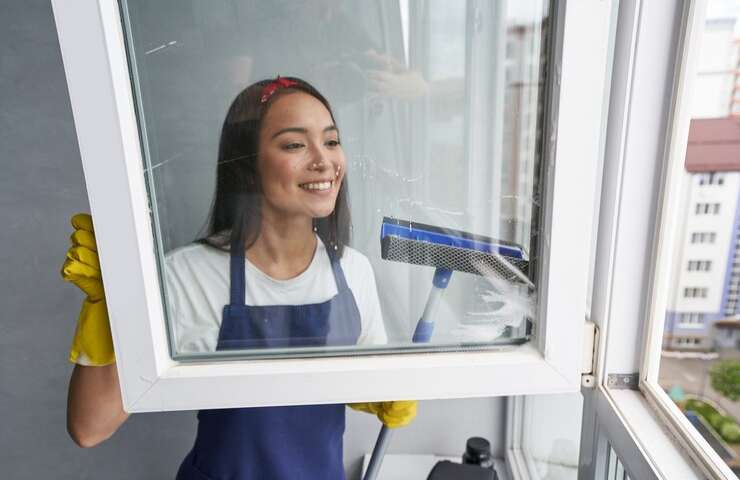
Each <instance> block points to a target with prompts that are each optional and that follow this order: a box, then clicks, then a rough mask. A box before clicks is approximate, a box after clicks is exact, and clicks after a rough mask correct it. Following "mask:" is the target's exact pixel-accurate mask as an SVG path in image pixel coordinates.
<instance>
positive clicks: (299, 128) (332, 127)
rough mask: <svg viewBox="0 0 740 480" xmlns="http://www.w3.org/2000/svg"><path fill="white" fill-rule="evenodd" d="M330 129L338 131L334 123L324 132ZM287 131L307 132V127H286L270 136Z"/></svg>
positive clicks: (273, 136)
mask: <svg viewBox="0 0 740 480" xmlns="http://www.w3.org/2000/svg"><path fill="white" fill-rule="evenodd" d="M331 131H339V130H338V129H337V126H336V125H329V126H328V127H326V128H325V129H324V132H331ZM288 132H295V133H308V129H305V128H303V127H288V128H283V129H280V130H278V131H277V132H275V133H274V134H273V135H272V138H275V137H277V136H279V135H282V134H283V133H288Z"/></svg>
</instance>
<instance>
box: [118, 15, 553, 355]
mask: <svg viewBox="0 0 740 480" xmlns="http://www.w3.org/2000/svg"><path fill="white" fill-rule="evenodd" d="M122 14H123V16H124V19H125V30H126V37H127V42H128V48H129V55H130V64H131V68H132V73H133V83H134V92H135V96H136V99H137V103H138V112H139V125H140V130H141V133H142V138H143V143H144V145H143V148H144V150H145V158H146V165H145V171H146V175H147V179H148V184H149V194H150V197H151V202H152V210H153V217H154V218H153V221H154V224H155V231H156V234H157V242H158V245H159V249H160V252H159V253H160V259H161V274H162V277H163V281H162V284H163V287H164V292H163V293H164V298H165V300H166V302H165V304H166V306H167V314H168V322H169V330H170V333H171V343H172V350H173V355H175V356H176V357H178V358H190V357H193V356H198V355H199V354H204V353H205V354H213V353H214V352H215V351H219V352H221V351H226V350H228V351H231V352H233V351H234V349H236V350H240V352H241V353H244V354H265V353H266V352H267V353H270V354H276V353H279V354H284V353H286V352H296V351H298V350H300V351H301V352H302V354H312V352H313V353H316V352H324V353H330V352H337V351H346V350H347V349H348V348H351V349H358V347H362V349H364V350H370V349H378V348H391V349H394V350H398V349H411V348H417V349H418V348H422V347H423V348H435V347H439V348H447V349H449V348H460V347H461V346H467V347H476V348H483V347H486V346H490V345H497V344H507V343H520V342H522V341H526V340H527V339H528V338H529V332H530V331H531V328H530V326H531V322H534V321H536V318H534V311H535V308H534V307H535V306H534V303H535V301H534V299H535V298H536V292H537V288H536V285H535V284H534V283H533V274H532V272H533V268H532V267H533V266H534V264H535V263H536V260H537V248H538V241H537V240H538V236H537V232H536V230H535V229H533V225H536V217H537V215H538V209H539V207H540V205H539V203H538V201H539V200H538V199H539V198H540V194H539V191H538V185H539V178H538V177H539V171H540V169H541V166H540V160H541V150H540V143H541V142H540V139H541V135H542V133H541V132H542V123H543V122H542V111H543V109H542V108H541V107H542V105H543V103H544V98H543V95H544V91H545V83H546V82H545V78H544V72H545V68H544V62H545V60H544V59H545V58H546V52H547V48H546V46H547V38H548V36H549V32H548V29H547V23H548V18H549V17H548V15H549V12H548V2H546V1H544V0H527V1H523V2H503V1H502V2H442V1H436V0H432V1H426V2H421V1H402V2H400V3H399V2H394V1H389V0H378V1H375V2H366V1H352V0H321V1H319V2H308V1H297V2H287V1H276V2H254V1H249V0H226V1H222V2H217V3H210V2H209V3H208V4H205V3H202V2H192V3H189V4H186V5H183V4H182V2H176V1H174V0H170V1H164V2H156V3H152V2H146V1H143V0H126V1H123V2H122ZM278 76H280V77H281V78H282V79H283V80H282V82H290V81H295V82H298V83H299V84H300V86H298V87H296V86H295V85H289V84H285V85H283V84H282V83H280V82H278V83H277V84H275V83H274V82H275V81H276V79H277V78H278ZM264 79H268V81H266V82H263V83H257V82H259V81H261V80H264ZM290 79H292V80H290ZM270 81H273V83H270ZM304 81H305V82H306V83H305V84H304V83H303V82H304ZM271 85H273V86H271ZM274 85H277V86H274ZM305 85H311V86H312V88H313V87H315V89H316V92H321V93H320V94H317V95H314V94H313V93H310V92H308V87H305V88H304V86H305ZM250 86H251V87H250ZM273 87H274V88H273ZM265 88H268V90H269V89H272V91H274V92H276V93H274V96H272V95H268V97H269V98H268V99H267V100H266V101H265V102H262V101H261V98H262V97H263V96H264V95H265V91H264V90H265ZM296 90H300V92H297V91H296ZM311 92H313V90H311ZM323 96H325V98H326V100H327V102H326V103H324V102H322V101H321V100H320V98H322V97H323ZM301 99H302V101H305V102H308V103H309V104H310V103H311V101H312V99H313V102H314V104H313V106H314V107H316V108H314V109H311V108H308V107H309V106H308V105H302V101H301ZM316 101H318V104H316ZM305 102H304V103H305ZM278 107H280V108H278ZM304 107H305V108H304ZM281 108H282V109H284V110H285V112H284V113H285V114H284V115H283V116H282V117H280V116H279V115H278V114H279V113H280V112H281V111H282V110H281ZM316 122H318V123H316ZM322 122H323V123H322ZM327 127H331V128H329V129H328V130H327ZM286 128H288V129H293V130H290V131H288V132H286V133H284V134H280V135H276V136H275V137H271V138H263V137H264V135H265V134H266V133H265V132H267V131H270V132H275V133H277V132H278V131H280V130H284V129H286ZM296 128H298V129H300V131H299V130H295V129H296ZM334 128H336V129H334ZM252 137H254V138H257V139H258V140H259V141H255V143H254V144H253V145H251V144H250V145H247V144H248V143H249V142H250V141H251V140H249V139H250V138H252ZM281 137H285V138H281ZM288 137H290V138H288ZM329 137H331V138H329ZM278 140H282V141H278ZM288 140H289V141H288ZM330 140H331V142H336V141H339V142H340V143H339V144H334V143H330V142H329V141H330ZM286 142H287V143H286ZM273 147H274V148H275V149H276V150H275V152H277V153H276V154H275V155H272V154H271V153H270V149H271V148H273ZM332 179H333V180H332ZM327 183H328V190H327V191H323V189H324V188H326V185H324V184H327ZM307 184H311V185H307ZM314 227H315V231H314ZM389 245H390V246H392V247H393V248H394V249H395V250H394V249H390V250H389V249H388V246H389ZM335 247H336V249H335ZM389 252H394V253H393V254H390V253H389ZM242 270H243V274H242ZM240 282H241V283H240ZM345 287H346V289H345ZM335 300H336V301H335ZM245 312H247V313H245ZM227 318H229V319H231V320H228V321H227V320H226V319H227ZM317 347H319V348H317ZM286 349H289V350H286ZM358 350H359V349H358Z"/></svg>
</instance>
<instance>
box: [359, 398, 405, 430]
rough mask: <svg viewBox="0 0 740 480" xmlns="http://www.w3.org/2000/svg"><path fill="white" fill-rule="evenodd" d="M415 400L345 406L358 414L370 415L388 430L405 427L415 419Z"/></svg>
mask: <svg viewBox="0 0 740 480" xmlns="http://www.w3.org/2000/svg"><path fill="white" fill-rule="evenodd" d="M417 403H418V402H416V400H397V401H393V402H366V403H348V404H347V406H348V407H350V408H351V409H353V410H358V411H360V412H365V413H372V414H374V415H377V417H378V419H379V420H380V421H381V422H383V425H385V426H386V427H388V428H398V427H405V426H406V425H408V424H409V423H411V422H413V421H414V418H416V405H417Z"/></svg>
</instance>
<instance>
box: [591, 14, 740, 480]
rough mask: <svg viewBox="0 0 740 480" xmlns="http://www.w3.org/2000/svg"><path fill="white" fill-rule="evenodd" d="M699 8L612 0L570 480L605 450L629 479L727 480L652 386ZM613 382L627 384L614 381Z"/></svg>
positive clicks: (604, 463)
mask: <svg viewBox="0 0 740 480" xmlns="http://www.w3.org/2000/svg"><path fill="white" fill-rule="evenodd" d="M705 8H706V0H686V1H680V0H656V1H653V0H650V1H647V0H632V1H623V2H620V12H619V22H618V33H617V41H616V49H615V66H614V76H613V79H612V89H611V97H612V100H611V105H610V112H609V118H610V121H609V126H608V133H607V153H606V158H605V174H604V180H603V187H602V192H603V195H602V201H601V207H600V222H599V235H598V241H597V265H596V273H595V279H594V291H593V300H592V310H591V319H592V321H594V323H595V324H596V325H597V326H598V327H599V329H600V332H601V335H600V342H599V348H598V353H597V367H596V368H595V372H594V373H595V376H596V377H597V378H596V382H595V383H596V385H597V387H596V388H595V389H584V390H583V394H584V399H585V405H586V407H584V420H583V426H582V438H581V460H580V465H581V468H580V470H579V477H578V478H579V479H583V480H585V479H589V480H591V479H594V478H596V479H599V480H600V479H604V478H606V476H605V475H606V473H607V468H608V461H609V458H608V454H607V452H608V448H609V447H611V448H613V449H614V451H615V452H616V454H617V456H618V457H619V459H620V460H621V462H622V465H623V466H624V469H625V472H626V473H627V474H628V475H629V476H630V478H632V479H634V480H636V479H640V480H642V479H645V480H652V479H655V480H657V479H678V478H680V479H682V480H683V479H687V480H689V479H704V478H712V479H734V478H735V476H734V474H733V473H732V472H731V471H730V470H729V468H728V467H727V466H726V465H725V464H724V462H722V461H721V460H720V459H719V456H718V455H717V454H716V453H715V452H714V451H712V450H711V448H710V447H709V446H708V445H707V444H706V442H705V441H704V440H703V439H702V438H701V436H700V435H699V434H698V433H697V432H696V431H695V430H694V429H693V427H691V426H690V424H689V422H688V420H687V419H686V418H685V417H684V416H683V414H681V413H680V412H679V410H678V409H677V408H675V406H673V405H672V401H671V400H670V398H669V397H668V395H667V394H666V393H665V392H663V390H662V389H661V388H660V387H659V386H657V375H658V365H659V361H660V356H659V354H656V352H658V353H659V352H660V349H661V344H662V329H663V326H664V323H665V311H666V310H665V306H666V304H667V302H666V300H667V295H668V291H669V290H670V285H669V279H668V278H667V275H665V273H666V271H667V267H668V265H669V263H670V262H671V254H672V251H671V249H672V247H673V245H672V243H673V242H675V240H676V238H677V237H676V238H671V232H672V229H673V228H674V226H675V223H676V215H677V211H678V209H677V208H675V206H676V205H675V204H674V203H672V202H675V200H676V196H677V195H676V190H677V187H678V185H677V183H678V182H677V181H676V175H677V174H678V173H680V168H682V166H683V161H671V159H676V158H679V159H681V160H682V159H683V156H684V155H685V149H686V142H687V138H688V128H689V115H688V111H687V109H688V108H689V105H690V101H689V100H690V99H689V98H688V95H687V93H688V92H689V91H690V83H692V80H693V76H694V70H695V63H696V60H695V59H696V56H697V55H698V49H697V46H696V41H695V39H696V37H697V36H698V35H701V33H702V30H703V26H704V13H705ZM668 166H670V168H668ZM638 206H640V207H642V208H640V207H638ZM629 258H632V259H633V261H632V262H630V261H628V259H629ZM635 258H636V259H638V260H637V261H634V259H635ZM617 374H620V375H631V374H635V376H634V377H615V376H614V375H617ZM610 378H611V380H612V382H610V381H609V380H610ZM620 378H622V379H623V378H636V380H637V382H636V383H637V389H620V388H617V386H618V383H617V381H618V380H619V379H620ZM628 383H629V384H630V385H633V384H632V381H631V380H630V382H628Z"/></svg>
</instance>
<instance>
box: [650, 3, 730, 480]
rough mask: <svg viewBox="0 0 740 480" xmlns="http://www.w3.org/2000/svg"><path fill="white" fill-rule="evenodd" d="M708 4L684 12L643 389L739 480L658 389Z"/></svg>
mask: <svg viewBox="0 0 740 480" xmlns="http://www.w3.org/2000/svg"><path fill="white" fill-rule="evenodd" d="M705 13H706V0H695V1H693V2H690V3H689V5H687V7H686V8H685V10H684V17H685V19H684V22H683V25H684V29H683V31H682V32H681V39H680V44H679V49H678V52H677V55H676V69H675V72H674V83H673V85H672V99H673V102H672V104H671V112H670V117H669V119H668V122H669V124H668V128H667V129H666V139H665V160H664V167H663V175H662V188H661V200H660V202H661V203H660V205H659V211H658V218H659V222H658V224H657V230H656V233H655V240H654V242H653V248H654V256H655V259H656V260H655V264H654V265H653V269H652V271H651V285H650V296H649V299H648V304H647V320H648V323H647V326H646V329H645V335H644V344H643V351H642V365H641V368H640V372H641V375H640V390H641V391H642V392H643V394H644V395H645V398H646V399H647V401H648V403H649V404H650V406H651V407H652V408H653V409H654V410H655V411H656V412H657V413H658V416H659V418H660V419H661V421H663V422H665V424H666V425H668V427H669V428H670V431H671V432H672V434H673V435H674V436H675V437H676V438H677V439H678V440H679V442H680V444H681V446H682V448H683V449H685V450H686V452H687V453H688V454H689V456H690V457H691V458H692V460H693V461H694V462H695V463H696V464H697V465H698V466H699V467H700V468H701V469H702V471H703V472H704V473H705V474H706V475H708V476H709V477H711V478H713V479H734V478H736V475H735V474H734V473H733V472H732V470H731V469H730V468H729V467H728V466H727V464H726V463H725V462H724V461H723V460H722V459H721V458H720V456H719V455H718V454H717V452H715V451H714V450H713V449H712V448H711V446H710V445H709V444H708V443H707V442H706V441H705V440H704V438H703V437H702V436H701V434H699V432H698V431H697V430H696V429H695V428H694V427H693V426H692V425H691V423H690V422H689V421H688V419H687V418H686V417H685V415H683V413H681V412H680V411H679V410H678V408H676V405H675V404H674V403H673V401H672V400H671V399H670V397H668V395H667V394H666V393H665V391H663V389H662V388H661V387H660V385H659V384H658V374H659V372H660V352H661V350H662V343H663V342H662V339H663V330H664V327H665V311H666V306H667V303H668V302H667V296H668V292H669V291H670V288H671V287H670V286H669V284H668V283H669V281H670V278H671V276H670V274H671V271H672V269H674V268H675V265H672V255H673V252H674V249H675V248H676V245H677V243H678V236H677V235H676V234H677V233H678V221H679V218H678V217H679V215H680V214H681V209H680V208H679V205H680V202H681V201H682V198H681V194H682V193H684V190H683V188H682V187H683V186H684V185H683V184H684V181H683V179H682V177H683V176H685V173H684V172H683V170H684V159H685V157H686V148H687V145H688V137H689V125H690V122H691V103H692V97H691V93H692V86H693V85H694V83H695V79H696V65H697V57H698V56H699V54H700V51H701V48H700V47H701V45H700V40H701V37H702V33H703V31H704V23H705Z"/></svg>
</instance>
